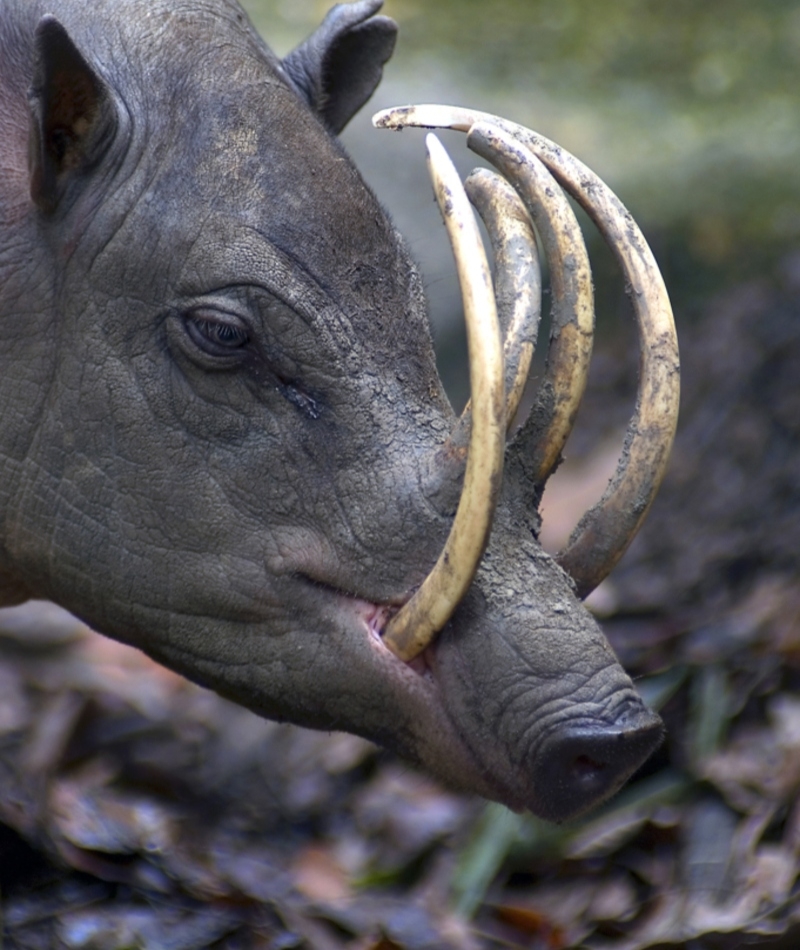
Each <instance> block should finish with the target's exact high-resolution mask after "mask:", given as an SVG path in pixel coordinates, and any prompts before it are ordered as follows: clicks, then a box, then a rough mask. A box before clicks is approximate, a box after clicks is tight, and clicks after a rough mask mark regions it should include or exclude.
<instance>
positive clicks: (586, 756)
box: [534, 706, 664, 821]
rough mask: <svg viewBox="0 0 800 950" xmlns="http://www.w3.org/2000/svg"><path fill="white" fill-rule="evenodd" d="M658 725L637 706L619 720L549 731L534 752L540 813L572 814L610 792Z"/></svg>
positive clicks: (659, 732) (651, 747) (644, 752)
mask: <svg viewBox="0 0 800 950" xmlns="http://www.w3.org/2000/svg"><path fill="white" fill-rule="evenodd" d="M663 733H664V728H663V725H662V723H661V720H660V719H659V717H658V716H656V715H655V713H653V712H651V711H650V710H649V709H647V708H645V707H644V706H641V707H640V708H639V709H638V710H637V711H636V714H635V715H633V714H632V711H631V710H628V711H626V715H625V716H624V717H623V718H622V721H619V720H618V721H617V722H612V723H609V722H605V721H595V722H588V723H587V722H586V721H584V722H582V723H580V724H579V725H575V724H572V725H569V726H567V727H565V728H564V729H562V730H561V731H560V732H557V733H554V734H553V735H552V736H551V738H550V740H549V741H548V743H547V745H546V747H545V748H544V749H542V750H541V752H540V754H539V756H537V765H536V768H535V779H534V781H535V783H536V785H535V787H536V789H537V791H538V792H539V793H540V795H541V796H542V799H543V803H544V807H545V817H549V818H550V819H551V820H552V821H565V820H567V819H569V818H574V817H576V816H578V815H580V814H581V813H582V812H584V811H587V810H588V809H590V808H592V807H593V806H594V805H597V804H599V803H600V802H602V801H603V800H604V799H605V798H608V797H609V796H610V795H613V794H614V792H616V791H617V790H618V789H619V788H620V787H621V786H622V785H623V784H624V782H625V781H626V780H627V779H628V778H630V776H631V775H632V774H633V773H634V772H635V771H636V769H638V768H639V766H640V765H642V763H643V762H644V761H645V760H646V759H647V758H648V757H649V756H650V754H651V753H652V752H654V751H655V749H656V748H657V747H658V745H659V744H660V743H661V739H662V737H663Z"/></svg>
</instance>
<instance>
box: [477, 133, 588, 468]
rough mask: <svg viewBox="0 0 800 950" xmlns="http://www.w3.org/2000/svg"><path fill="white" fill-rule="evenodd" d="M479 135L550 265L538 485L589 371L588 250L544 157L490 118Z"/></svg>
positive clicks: (538, 416)
mask: <svg viewBox="0 0 800 950" xmlns="http://www.w3.org/2000/svg"><path fill="white" fill-rule="evenodd" d="M479 138H480V143H481V147H480V148H479V149H477V150H478V151H479V154H481V155H482V156H483V157H484V158H488V159H489V161H491V162H492V164H493V165H495V167H496V168H497V169H498V171H500V172H501V173H502V174H503V175H504V176H505V177H506V178H507V179H508V180H509V181H510V182H511V184H513V185H514V187H515V188H516V189H517V191H518V192H519V194H520V196H521V197H522V200H523V201H524V202H525V206H526V207H527V209H528V211H529V212H530V215H531V218H532V219H533V223H534V224H535V225H536V229H537V231H538V232H539V237H540V238H541V240H542V244H543V246H544V253H545V258H546V259H547V262H548V265H549V267H550V286H551V290H552V295H553V302H552V321H553V322H552V329H551V331H550V347H549V349H548V352H547V366H546V369H545V375H544V379H543V381H542V385H541V387H540V390H539V397H538V411H535V412H534V413H533V418H534V419H535V421H536V425H537V428H538V429H539V430H540V432H541V435H540V437H539V440H538V442H537V444H536V449H535V451H534V458H533V459H532V469H533V472H534V478H535V480H536V482H537V484H539V485H543V484H544V482H545V481H546V480H547V477H548V475H550V473H551V472H552V471H553V469H554V467H555V465H556V463H557V462H558V460H559V458H560V457H561V452H562V450H563V448H564V445H565V443H566V441H567V438H568V437H569V434H570V432H572V427H573V425H574V423H575V416H576V415H577V412H578V408H579V407H580V404H581V399H582V398H583V394H584V391H585V389H586V380H587V378H588V376H589V363H590V361H591V358H592V342H593V337H594V292H593V289H592V272H591V269H590V266H589V255H588V254H587V252H586V245H585V243H584V241H583V234H582V233H581V229H580V225H579V224H578V221H577V219H576V218H575V214H574V212H573V210H572V208H571V207H570V205H569V202H568V201H567V199H566V197H565V196H564V193H563V192H562V191H561V189H560V188H559V187H558V185H557V184H556V182H555V181H554V180H553V177H552V175H551V174H550V172H548V170H547V169H546V168H545V166H544V165H543V164H542V162H540V161H539V159H538V158H537V157H536V156H535V155H534V154H533V153H532V152H530V151H529V150H528V149H526V148H523V147H521V146H520V145H518V144H517V142H516V141H515V140H514V139H513V138H512V137H511V136H510V135H508V134H507V133H505V132H503V131H502V130H498V129H495V128H494V127H492V128H489V127H488V126H486V124H485V123H483V124H479V125H477V126H475V127H474V128H473V129H472V131H471V132H470V135H469V138H468V140H467V141H468V142H469V143H472V142H477V141H478V139H479Z"/></svg>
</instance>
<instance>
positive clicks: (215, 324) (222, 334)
mask: <svg viewBox="0 0 800 950" xmlns="http://www.w3.org/2000/svg"><path fill="white" fill-rule="evenodd" d="M186 327H187V330H188V332H189V335H190V336H191V337H192V339H193V340H194V342H195V343H196V344H197V345H198V346H200V347H201V348H203V349H207V348H208V345H210V346H211V347H212V348H213V350H212V354H213V353H230V352H231V351H232V350H240V349H242V348H243V347H245V346H247V344H248V343H249V342H250V334H249V333H248V332H247V330H246V329H245V328H244V327H241V326H237V325H236V324H234V323H228V322H227V321H223V320H213V319H208V318H206V317H201V316H198V315H196V314H189V315H187V317H186Z"/></svg>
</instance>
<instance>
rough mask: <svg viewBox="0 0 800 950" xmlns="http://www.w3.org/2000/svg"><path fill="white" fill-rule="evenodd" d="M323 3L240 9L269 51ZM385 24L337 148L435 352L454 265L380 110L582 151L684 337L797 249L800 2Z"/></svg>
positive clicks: (496, 4)
mask: <svg viewBox="0 0 800 950" xmlns="http://www.w3.org/2000/svg"><path fill="white" fill-rule="evenodd" d="M329 5H330V4H328V3H327V2H317V0H246V3H245V6H246V7H247V8H248V10H249V12H250V14H251V16H252V17H253V19H254V21H255V22H256V24H257V26H258V27H259V29H260V30H261V32H262V33H263V35H264V36H265V37H266V38H267V40H268V42H269V43H270V45H272V46H273V48H274V49H275V50H276V51H277V52H278V53H279V54H285V53H286V52H287V51H288V50H289V49H291V48H292V46H293V45H295V44H296V43H297V42H299V41H300V40H301V39H302V38H303V37H304V36H305V35H306V34H307V33H308V32H310V31H311V30H312V29H313V28H314V27H315V26H316V25H317V24H318V23H319V21H320V20H321V18H322V17H323V15H324V13H325V11H326V10H327V8H328V6H329ZM384 12H386V13H387V14H389V15H390V16H392V17H394V18H395V19H396V20H397V21H398V23H399V25H400V38H399V42H398V46H397V50H396V52H395V56H394V58H393V60H392V61H391V62H390V63H389V65H388V67H387V69H386V71H385V78H384V82H383V84H382V85H381V87H380V90H379V92H378V93H377V94H376V96H375V97H374V99H373V100H372V101H371V102H370V103H369V104H368V106H367V107H366V109H365V110H364V114H363V115H360V116H358V117H357V118H356V119H355V120H354V121H353V122H352V123H351V125H350V126H349V127H348V129H347V130H346V131H345V134H344V140H345V143H346V145H347V147H348V149H349V150H350V152H351V154H352V155H353V157H354V158H355V160H356V162H357V164H358V165H359V166H360V167H361V169H362V171H363V172H364V174H365V175H366V177H367V179H368V180H369V181H370V182H371V183H372V184H373V186H374V188H375V190H376V192H377V193H378V195H379V197H380V198H381V199H382V200H383V201H384V203H385V204H386V206H387V207H388V208H389V209H390V211H391V212H392V214H393V215H394V217H395V219H396V221H397V223H398V226H399V227H400V230H401V231H402V232H403V233H404V234H405V235H406V237H407V238H408V239H409V241H410V244H411V248H412V252H413V253H414V255H415V256H416V258H417V260H418V261H419V262H420V263H421V265H422V267H423V272H424V273H425V275H426V283H427V288H428V296H429V300H430V306H431V311H432V316H433V320H434V325H435V328H436V332H437V337H438V340H439V343H440V346H442V345H443V346H444V347H445V348H447V346H448V344H452V346H453V347H454V348H455V349H456V350H457V349H458V348H459V343H458V334H459V330H458V319H459V318H457V316H456V315H457V314H458V312H459V307H458V291H457V288H456V287H455V284H454V282H453V278H452V267H451V264H450V260H449V250H448V248H447V246H446V241H445V239H444V236H443V233H442V231H441V229H440V225H439V222H438V217H437V214H436V211H435V208H434V207H433V205H432V200H431V191H430V186H429V185H428V183H427V179H426V173H425V169H424V161H423V145H422V134H421V133H415V132H406V133H403V135H402V136H391V135H390V134H389V133H385V132H377V131H373V130H372V128H371V126H370V122H369V117H370V115H371V114H372V112H373V111H375V110H376V109H378V108H381V107H383V106H385V105H399V104H403V103H406V102H420V101H444V102H450V103H458V104H464V105H470V106H474V107H477V108H482V109H486V110H488V111H491V112H498V113H501V114H503V115H506V116H507V117H509V118H512V119H514V120H516V121H519V122H522V123H523V124H526V125H529V126H530V127H532V128H535V129H536V130H537V131H539V132H542V133H544V134H545V135H547V136H549V137H550V138H553V139H555V140H556V141H557V142H559V143H560V144H561V145H563V146H565V147H566V148H568V149H569V150H570V151H572V152H574V153H575V154H576V155H578V157H580V158H581V159H582V160H583V161H585V162H586V163H587V164H588V165H590V166H591V167H592V168H594V170H595V171H597V172H598V173H599V174H600V175H601V176H602V177H603V178H605V179H606V181H608V183H609V184H610V185H611V186H612V188H614V189H615V190H616V191H617V193H618V194H619V195H620V197H621V198H622V200H623V201H624V202H625V203H626V204H627V206H628V207H629V208H630V209H631V211H632V212H633V213H634V216H635V217H636V218H637V220H638V221H639V222H640V224H641V225H642V227H643V229H644V231H645V233H646V234H647V236H648V239H649V240H650V241H651V243H652V245H653V248H654V250H655V252H656V255H657V257H658V258H659V261H660V263H661V266H662V269H663V270H664V272H665V277H666V279H667V283H668V286H669V289H670V292H671V295H672V297H673V303H674V306H675V309H676V316H677V317H678V320H679V323H680V321H681V320H686V319H691V313H692V311H693V309H695V306H696V305H697V304H699V303H700V302H702V301H703V300H705V299H707V298H708V296H709V295H711V294H713V293H715V292H716V291H717V290H719V289H720V288H721V287H724V286H727V285H729V284H731V283H733V282H737V281H741V280H743V279H747V278H749V277H751V276H760V277H764V276H766V277H769V276H770V275H771V274H772V272H773V271H774V270H775V269H776V268H777V266H778V261H779V260H780V259H781V258H782V257H784V256H785V254H786V252H787V251H788V250H790V249H791V248H792V246H793V245H794V246H796V245H797V244H798V243H800V95H798V83H797V81H798V76H799V75H800V0H759V2H753V0H704V2H702V3H698V2H696V0H672V2H670V3H664V2H663V0H593V2H589V0H492V2H491V3H489V2H486V0H436V2H427V3H426V2H424V0H387V2H386V4H385V7H384ZM446 142H447V144H448V147H450V149H451V151H453V153H454V157H456V158H457V160H458V164H459V165H460V167H461V168H462V169H463V170H464V172H465V173H466V172H467V171H469V169H470V168H471V167H472V166H473V165H474V164H476V163H477V162H476V160H475V158H474V156H471V155H469V153H467V151H466V149H465V147H464V144H463V139H460V138H459V137H458V136H455V135H453V136H452V138H447V139H446ZM595 252H596V248H595ZM608 269H609V267H608V265H607V262H605V261H604V259H603V257H602V254H601V255H600V260H599V262H598V270H597V271H596V274H597V280H598V284H599V301H600V303H601V304H602V303H603V301H604V298H605V299H606V300H608V299H612V300H615V299H616V291H612V292H611V294H613V296H611V295H610V294H609V293H608V292H605V291H604V280H605V277H604V274H605V272H606V271H607V270H608ZM599 310H600V315H599V319H600V326H601V330H602V325H603V324H602V320H603V316H602V311H603V307H602V306H601V307H600V308H599ZM446 382H447V380H446ZM450 385H451V387H452V385H453V384H452V383H451V384H450ZM457 388H458V387H457V386H456V389H457Z"/></svg>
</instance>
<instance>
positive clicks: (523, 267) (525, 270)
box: [464, 168, 542, 430]
mask: <svg viewBox="0 0 800 950" xmlns="http://www.w3.org/2000/svg"><path fill="white" fill-rule="evenodd" d="M464 187H465V190H466V192H467V197H468V198H469V200H470V201H471V202H472V204H473V206H474V207H475V209H476V210H477V212H478V214H479V215H480V216H481V219H482V220H483V223H484V224H485V225H486V230H487V231H488V232H489V238H490V239H491V243H492V247H493V249H494V259H495V280H494V284H495V298H496V300H497V310H498V315H499V318H500V328H501V331H502V332H503V334H504V335H505V341H504V343H503V357H504V362H505V380H506V430H508V429H510V427H511V424H512V423H513V421H514V417H515V416H516V414H517V409H518V408H519V404H520V400H521V399H522V393H523V391H524V389H525V383H526V382H527V381H528V373H529V372H530V368H531V361H532V359H533V352H534V349H535V347H536V338H537V336H538V333H539V321H540V319H541V315H542V271H541V268H540V266H539V255H538V253H537V250H536V237H535V235H534V233H533V228H532V227H531V222H530V219H529V217H528V214H527V212H526V211H525V206H524V205H523V204H522V202H521V201H520V199H519V196H518V195H517V193H516V191H514V189H513V188H512V187H511V186H510V185H509V184H508V182H506V181H505V179H503V178H501V177H500V176H499V175H497V174H495V173H494V172H491V171H489V169H488V168H479V169H477V170H476V171H474V172H472V174H471V175H470V176H469V178H468V179H467V180H466V182H465V185H464ZM465 412H466V410H465Z"/></svg>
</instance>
